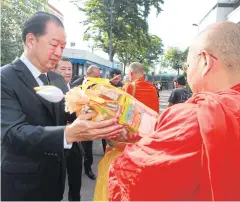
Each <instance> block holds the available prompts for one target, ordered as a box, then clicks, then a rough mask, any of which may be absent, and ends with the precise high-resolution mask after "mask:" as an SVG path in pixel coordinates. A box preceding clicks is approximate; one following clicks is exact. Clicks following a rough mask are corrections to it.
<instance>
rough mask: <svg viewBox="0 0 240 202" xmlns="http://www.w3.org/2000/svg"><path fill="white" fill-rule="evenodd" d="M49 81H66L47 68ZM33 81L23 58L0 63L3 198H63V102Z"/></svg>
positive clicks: (59, 83) (60, 86)
mask: <svg viewBox="0 0 240 202" xmlns="http://www.w3.org/2000/svg"><path fill="white" fill-rule="evenodd" d="M48 78H49V81H50V84H53V85H55V86H57V87H59V88H60V89H61V90H62V91H63V92H64V93H65V92H66V90H67V86H66V84H65V82H64V80H63V79H62V78H61V77H60V76H59V75H58V74H56V73H54V72H49V73H48ZM36 86H38V83H37V81H36V80H35V78H34V77H33V75H32V74H31V72H30V71H29V69H28V68H27V67H26V66H25V64H24V63H23V62H22V61H21V60H17V61H15V62H14V63H13V64H9V65H6V66H4V67H2V68H1V119H2V120H1V145H2V147H1V156H2V162H1V166H2V169H1V175H2V176H1V183H2V186H1V195H2V198H1V199H2V200H18V201H26V200H38V201H43V200H49V201H50V200H55V201H57V200H61V199H62V196H63V187H64V166H63V156H64V145H63V138H64V128H65V124H66V121H67V116H66V114H65V112H64V101H63V100H62V101H61V102H59V103H54V104H53V103H50V102H48V101H46V100H44V99H43V98H41V97H40V96H38V95H37V94H36V92H35V91H34V89H33V88H34V87H36Z"/></svg>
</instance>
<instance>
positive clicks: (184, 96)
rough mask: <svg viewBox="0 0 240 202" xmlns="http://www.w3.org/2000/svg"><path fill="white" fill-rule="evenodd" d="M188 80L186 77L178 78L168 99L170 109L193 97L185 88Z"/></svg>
mask: <svg viewBox="0 0 240 202" xmlns="http://www.w3.org/2000/svg"><path fill="white" fill-rule="evenodd" d="M185 85H186V79H185V77H184V76H178V77H177V79H176V80H175V81H174V89H173V91H172V93H171V95H170V97H169V99H168V107H171V106H173V105H175V104H178V103H183V102H185V101H187V100H188V99H189V98H190V97H191V93H189V92H188V90H187V89H186V88H185Z"/></svg>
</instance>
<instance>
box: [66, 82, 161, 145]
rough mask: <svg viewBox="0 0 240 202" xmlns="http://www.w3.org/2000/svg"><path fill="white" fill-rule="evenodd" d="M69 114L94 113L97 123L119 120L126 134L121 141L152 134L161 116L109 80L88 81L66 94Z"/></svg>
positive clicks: (120, 138)
mask: <svg viewBox="0 0 240 202" xmlns="http://www.w3.org/2000/svg"><path fill="white" fill-rule="evenodd" d="M65 103H66V112H70V113H73V112H76V113H77V115H79V114H81V113H86V112H88V111H89V110H94V111H95V112H96V113H97V116H96V117H94V119H93V121H101V120H107V119H111V118H114V117H116V118H117V119H118V122H119V124H122V125H124V128H125V131H124V132H123V134H122V136H121V137H119V138H118V139H117V141H122V142H129V141H131V140H132V141H134V139H138V138H139V136H138V135H135V134H136V133H137V132H139V133H140V134H149V133H150V132H152V130H153V128H154V125H155V123H156V120H157V116H158V114H157V113H156V112H155V111H153V110H152V109H150V108H148V107H147V106H145V105H144V104H142V103H141V102H139V101H137V100H136V99H135V98H134V97H132V96H131V95H129V94H127V93H126V92H124V91H122V90H121V89H119V88H116V87H114V86H112V85H111V84H110V82H109V80H107V79H100V78H87V79H85V80H84V82H83V84H82V86H79V87H75V88H73V89H71V90H70V91H69V92H68V93H67V94H66V95H65Z"/></svg>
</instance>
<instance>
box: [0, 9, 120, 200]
mask: <svg viewBox="0 0 240 202" xmlns="http://www.w3.org/2000/svg"><path fill="white" fill-rule="evenodd" d="M22 38H23V41H24V53H23V55H22V56H21V58H20V59H19V60H16V61H15V62H14V63H13V64H9V65H6V66H4V67H2V68H1V157H2V161H1V185H2V186H1V200H3V201H8V200H11V201H16V200H17V201H30V200H32V201H33V200H34V201H46V200H47V201H59V200H61V199H62V198H63V186H64V171H65V170H64V165H63V162H64V161H63V157H64V148H65V149H70V148H71V147H72V143H73V142H80V141H86V140H93V139H102V138H104V137H108V138H112V137H116V134H118V133H119V131H121V130H122V128H121V126H119V125H114V123H116V120H109V121H102V122H100V123H98V122H91V121H88V119H91V118H92V117H93V115H94V114H92V113H91V114H85V115H82V116H80V117H78V118H77V119H76V120H75V121H74V122H73V123H72V124H70V125H67V126H66V123H67V116H66V114H65V112H64V102H63V101H61V102H59V103H50V102H48V101H46V100H44V99H43V98H41V97H40V96H38V95H37V94H36V92H35V91H34V87H36V86H42V85H48V84H50V85H55V86H57V87H58V88H60V89H62V91H63V92H66V89H67V87H66V84H65V83H64V81H63V80H62V77H61V76H59V75H58V74H56V73H54V72H52V71H50V70H52V69H53V68H54V66H55V65H56V64H57V63H58V62H59V59H60V58H61V56H62V51H63V49H64V48H65V44H66V35H65V31H64V27H63V24H62V22H61V21H60V20H59V19H58V18H57V17H56V16H54V15H52V14H48V13H46V12H37V13H35V14H34V15H33V16H32V17H31V18H30V19H28V20H27V21H26V22H25V24H24V26H23V33H22Z"/></svg>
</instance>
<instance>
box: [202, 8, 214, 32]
mask: <svg viewBox="0 0 240 202" xmlns="http://www.w3.org/2000/svg"><path fill="white" fill-rule="evenodd" d="M216 21H217V7H216V8H214V9H213V10H211V11H210V13H208V15H207V16H206V17H205V18H204V19H202V21H201V22H200V23H199V31H202V30H204V29H205V28H206V27H207V26H208V25H210V24H212V23H214V22H216Z"/></svg>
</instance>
